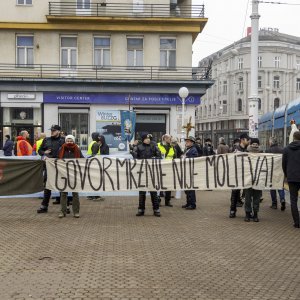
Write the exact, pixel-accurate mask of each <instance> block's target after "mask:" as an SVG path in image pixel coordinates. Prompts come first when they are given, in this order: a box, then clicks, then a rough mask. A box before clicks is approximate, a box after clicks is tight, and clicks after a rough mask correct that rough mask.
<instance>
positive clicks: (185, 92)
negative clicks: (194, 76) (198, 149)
mask: <svg viewBox="0 0 300 300" xmlns="http://www.w3.org/2000/svg"><path fill="white" fill-rule="evenodd" d="M178 94H179V97H180V98H181V103H182V119H181V147H182V149H184V139H185V137H184V128H183V126H184V105H185V99H186V98H187V96H188V95H189V90H188V89H187V88H186V87H181V88H180V89H179V91H178Z"/></svg>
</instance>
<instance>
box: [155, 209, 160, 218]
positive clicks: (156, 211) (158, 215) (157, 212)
mask: <svg viewBox="0 0 300 300" xmlns="http://www.w3.org/2000/svg"><path fill="white" fill-rule="evenodd" d="M153 215H154V216H155V217H160V216H161V214H160V211H159V210H155V211H153Z"/></svg>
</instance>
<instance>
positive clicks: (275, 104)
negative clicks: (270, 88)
mask: <svg viewBox="0 0 300 300" xmlns="http://www.w3.org/2000/svg"><path fill="white" fill-rule="evenodd" d="M279 105H280V99H279V98H275V99H274V109H276V108H278V107H279Z"/></svg>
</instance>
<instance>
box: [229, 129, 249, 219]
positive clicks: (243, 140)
mask: <svg viewBox="0 0 300 300" xmlns="http://www.w3.org/2000/svg"><path fill="white" fill-rule="evenodd" d="M249 140H250V138H249V136H248V134H247V133H243V134H241V135H240V143H239V145H237V146H236V147H235V150H234V152H233V153H237V152H247V151H248V150H247V147H248V145H249ZM230 202H231V204H230V213H229V218H235V217H236V208H237V207H242V206H243V204H244V203H243V201H241V190H240V189H234V190H231V198H230Z"/></svg>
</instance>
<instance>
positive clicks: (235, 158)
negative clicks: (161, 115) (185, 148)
mask: <svg viewBox="0 0 300 300" xmlns="http://www.w3.org/2000/svg"><path fill="white" fill-rule="evenodd" d="M281 161H282V155H281V154H263V153H260V154H252V153H231V154H224V155H214V156H208V157H199V158H188V159H174V160H160V159H144V160H134V159H128V158H116V157H109V156H107V157H101V156H99V157H92V158H88V159H82V158H81V159H68V160H67V159H47V160H46V165H47V172H48V180H47V188H48V189H50V190H56V191H69V192H71V191H75V192H80V191H91V192H94V191H128V190H141V191H155V190H157V191H164V190H165V191H174V190H207V189H210V190H228V189H244V188H250V187H253V188H254V189H260V190H265V189H267V190H268V189H281V188H282V187H283V181H284V175H283V172H282V167H281Z"/></svg>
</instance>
